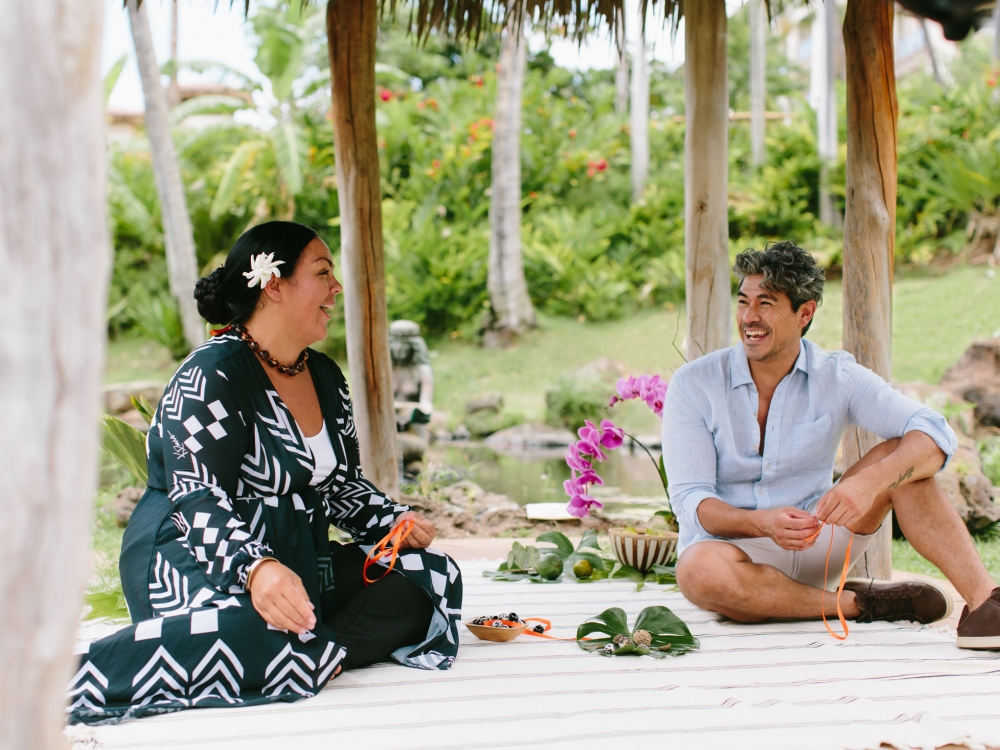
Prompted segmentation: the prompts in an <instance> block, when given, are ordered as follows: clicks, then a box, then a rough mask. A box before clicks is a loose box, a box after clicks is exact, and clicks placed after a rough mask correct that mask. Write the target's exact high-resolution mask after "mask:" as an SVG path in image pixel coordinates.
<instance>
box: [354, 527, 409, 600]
mask: <svg viewBox="0 0 1000 750" xmlns="http://www.w3.org/2000/svg"><path fill="white" fill-rule="evenodd" d="M414 525H415V524H414V522H413V519H412V518H406V519H404V520H402V521H400V522H399V523H397V524H396V525H395V526H393V527H392V531H390V532H389V533H388V534H386V535H385V536H384V537H382V540H381V541H380V542H379V543H378V544H376V545H375V546H374V547H373V548H372V551H371V552H369V553H368V555H367V556H366V557H365V565H364V568H362V570H361V577H362V578H364V580H365V586H367V585H368V584H370V583H375V581H379V580H381V579H382V578H383V577H384V576H385V575H386V574H387V573H389V571H390V570H392V569H393V568H394V567H395V566H396V558H397V557H399V547H400V545H402V543H403V540H404V539H406V537H408V536H409V535H410V532H411V531H413V527H414ZM386 557H388V558H389V565H388V567H386V569H385V572H384V573H382V575H380V576H379V577H378V578H369V577H368V568H370V567H371V566H372V565H375V564H376V563H378V562H380V561H381V560H382V559H384V558H386Z"/></svg>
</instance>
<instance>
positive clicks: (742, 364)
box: [729, 339, 809, 388]
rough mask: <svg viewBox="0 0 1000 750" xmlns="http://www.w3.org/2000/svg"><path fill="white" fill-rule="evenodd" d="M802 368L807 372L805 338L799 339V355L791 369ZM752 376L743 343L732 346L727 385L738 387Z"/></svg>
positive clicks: (750, 382)
mask: <svg viewBox="0 0 1000 750" xmlns="http://www.w3.org/2000/svg"><path fill="white" fill-rule="evenodd" d="M795 370H802V372H804V373H805V374H806V375H808V374H809V353H808V350H807V349H806V340H805V339H801V340H800V341H799V356H798V357H797V358H796V360H795V366H794V367H793V368H792V371H793V372H794V371H795ZM752 383H753V377H751V375H750V363H749V362H748V361H747V353H746V350H745V349H744V348H743V344H742V343H740V344H736V345H735V346H733V353H732V356H731V357H730V358H729V387H730V388H739V387H740V386H741V385H750V384H752Z"/></svg>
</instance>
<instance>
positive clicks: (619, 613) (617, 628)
mask: <svg viewBox="0 0 1000 750" xmlns="http://www.w3.org/2000/svg"><path fill="white" fill-rule="evenodd" d="M594 633H602V634H603V635H604V637H603V638H591V637H589V636H591V635H592V634H594ZM630 634H631V631H630V630H629V629H628V617H627V616H626V615H625V610H623V609H622V608H621V607H612V608H611V609H606V610H604V611H603V612H601V614H599V615H597V617H592V618H591V619H589V620H587V621H586V622H584V623H582V624H581V625H580V627H578V628H577V629H576V640H577V643H579V644H580V648H582V649H584V650H585V651H596V650H597V649H599V648H601V647H602V646H604V645H605V644H607V643H611V641H612V640H613V639H614V637H615V636H616V635H630ZM584 638H586V639H587V640H586V641H584V640H583V639H584Z"/></svg>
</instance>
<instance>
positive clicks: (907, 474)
mask: <svg viewBox="0 0 1000 750" xmlns="http://www.w3.org/2000/svg"><path fill="white" fill-rule="evenodd" d="M912 476H913V467H912V466H911V467H910V468H909V469H907V470H906V471H904V472H903V473H902V474H900V475H899V479H897V480H896V481H895V482H893V483H892V484H890V485H889V486H888V487H886V489H887V490H891V489H894V488H896V487H899V485H901V484H902V483H903V482H905V481H906V480H907V479H909V478H910V477H912Z"/></svg>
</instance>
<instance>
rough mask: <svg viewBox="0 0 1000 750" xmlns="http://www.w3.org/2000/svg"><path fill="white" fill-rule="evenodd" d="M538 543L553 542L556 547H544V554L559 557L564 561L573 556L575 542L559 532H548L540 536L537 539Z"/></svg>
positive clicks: (542, 549)
mask: <svg viewBox="0 0 1000 750" xmlns="http://www.w3.org/2000/svg"><path fill="white" fill-rule="evenodd" d="M535 541H536V542H551V543H552V544H554V545H555V547H542V548H541V551H542V552H549V553H552V554H556V555H559V557H561V558H562V559H564V560H565V559H566V558H567V557H569V556H570V555H572V554H573V552H574V550H573V542H571V541H570V540H569V538H568V537H567V536H566V535H565V534H563V533H561V532H559V531H546V532H545V533H544V534H539V535H538V536H537V537H535Z"/></svg>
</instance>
